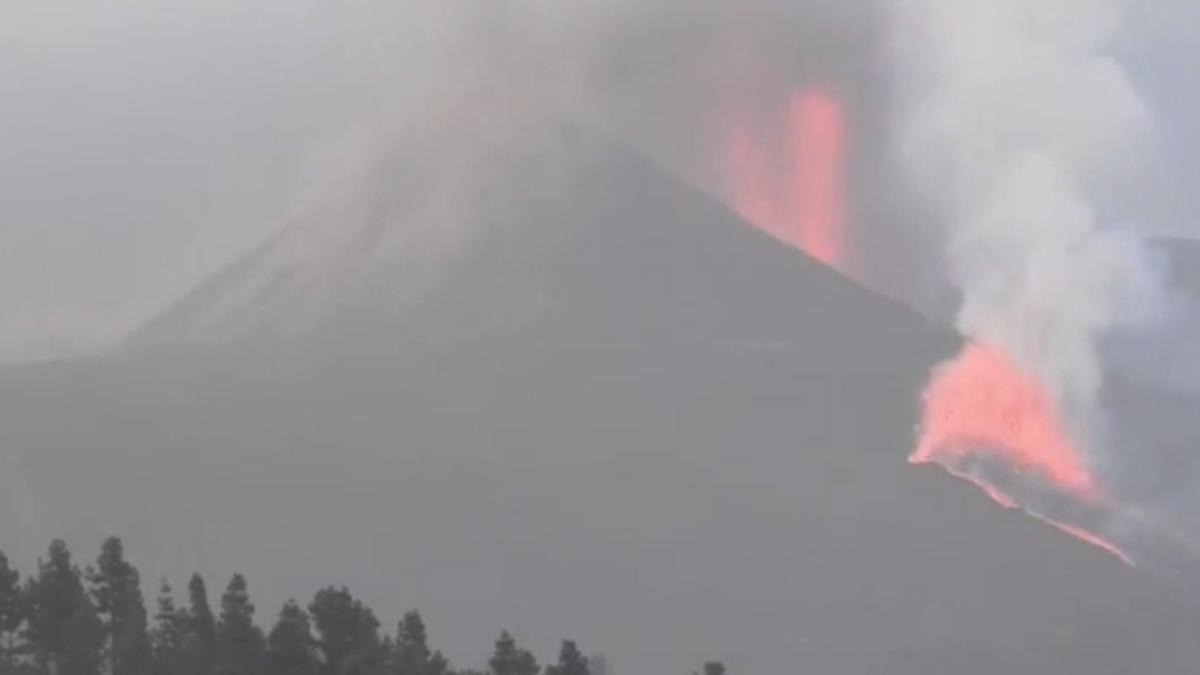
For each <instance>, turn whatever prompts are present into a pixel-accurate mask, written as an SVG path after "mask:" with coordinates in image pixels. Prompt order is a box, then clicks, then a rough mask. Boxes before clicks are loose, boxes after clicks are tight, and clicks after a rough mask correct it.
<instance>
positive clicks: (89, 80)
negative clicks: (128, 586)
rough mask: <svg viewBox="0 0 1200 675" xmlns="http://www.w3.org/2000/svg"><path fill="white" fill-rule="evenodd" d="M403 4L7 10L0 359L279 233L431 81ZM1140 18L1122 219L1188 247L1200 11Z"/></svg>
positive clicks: (71, 341) (89, 341)
mask: <svg viewBox="0 0 1200 675" xmlns="http://www.w3.org/2000/svg"><path fill="white" fill-rule="evenodd" d="M831 1H832V0H831ZM605 2H610V0H598V1H597V2H592V3H591V4H593V5H599V4H601V3H605ZM833 4H834V5H836V4H839V3H833ZM536 5H537V3H533V2H531V3H529V6H536ZM413 6H418V7H422V6H424V3H396V2H386V1H383V0H355V1H353V2H343V3H328V2H322V1H321V0H287V1H283V0H269V1H268V0H264V1H262V2H255V3H242V2H234V1H233V0H214V1H210V2H203V3H197V2H190V1H184V0H109V1H108V2H85V1H83V0H63V1H61V2H54V3H47V2H44V1H43V0H7V1H6V2H4V3H3V8H2V9H0V103H2V104H0V130H3V132H2V133H3V136H2V138H3V146H2V147H3V152H0V360H6V361H11V360H21V359H28V358H37V357H40V356H45V355H49V354H58V353H63V352H69V351H73V350H75V349H78V348H88V347H91V346H94V345H96V344H99V343H102V342H104V341H106V340H110V339H113V338H115V337H117V336H119V335H121V334H122V333H123V332H124V331H126V330H128V329H129V328H130V327H131V326H134V325H136V324H137V323H138V322H140V321H142V320H144V319H145V318H146V317H147V316H148V315H149V314H150V313H152V312H153V311H154V310H155V308H158V307H161V306H163V305H164V304H166V303H168V302H169V301H170V300H171V299H173V298H175V297H177V296H178V295H180V294H181V293H182V292H184V291H185V290H186V289H187V288H189V287H190V286H191V285H193V284H194V283H196V282H197V281H198V280H200V279H201V278H203V277H204V276H205V275H206V274H207V273H209V272H211V271H212V270H213V269H215V268H217V267H218V266H220V265H221V264H222V263H224V262H225V261H228V260H230V259H232V258H233V257H235V256H236V255H237V254H238V253H240V252H242V251H244V250H246V249H247V248H248V247H250V246H251V245H253V244H254V243H256V242H258V241H261V240H262V239H263V238H264V237H265V236H267V235H268V234H269V233H271V232H273V231H275V230H276V229H277V228H278V227H279V226H280V225H281V223H282V221H283V220H284V219H285V218H286V217H287V215H288V214H289V211H290V210H291V209H292V208H293V205H294V204H295V200H296V196H297V194H299V193H300V192H302V191H303V189H304V185H305V183H306V181H307V180H308V173H309V170H310V168H311V165H312V163H313V160H312V158H313V157H315V156H318V155H319V154H320V153H321V152H323V151H324V150H325V149H327V148H328V147H329V146H330V145H331V144H333V143H335V142H336V139H338V138H339V137H341V136H343V135H344V134H346V133H347V132H348V131H349V130H351V129H353V128H354V127H355V126H356V125H357V124H360V123H361V122H360V120H361V118H362V117H363V116H364V114H366V113H368V112H369V111H372V110H375V109H378V108H379V107H380V106H382V105H384V101H385V100H391V99H393V97H396V96H401V95H402V92H404V91H405V90H406V88H407V87H406V85H407V83H409V82H410V81H411V78H412V77H413V76H414V75H413V73H414V72H415V71H416V70H418V69H419V68H421V67H424V66H428V65H430V64H427V63H421V59H422V54H427V53H428V52H426V51H425V50H423V49H422V48H421V46H422V44H423V40H424V39H425V38H426V37H427V34H428V32H429V30H430V25H429V21H428V19H427V17H425V16H423V12H421V11H419V10H414V9H413ZM831 7H832V5H831ZM1133 9H1134V12H1135V14H1133V15H1132V16H1131V17H1130V25H1129V31H1128V32H1129V44H1128V45H1126V46H1125V48H1124V49H1125V51H1126V52H1127V53H1128V54H1129V55H1130V60H1131V62H1132V65H1133V66H1134V68H1135V73H1136V76H1137V77H1138V80H1139V84H1140V85H1141V86H1142V88H1143V90H1144V91H1145V93H1146V95H1147V98H1149V99H1150V100H1151V101H1152V102H1153V104H1154V105H1155V106H1156V109H1157V112H1158V113H1159V116H1160V122H1161V125H1162V137H1164V138H1168V139H1169V140H1170V142H1169V144H1161V145H1162V147H1164V148H1166V147H1169V149H1170V150H1169V153H1165V159H1164V161H1161V162H1159V163H1158V166H1157V168H1155V169H1154V170H1153V171H1150V170H1139V174H1140V175H1142V176H1146V175H1149V176H1153V180H1150V179H1146V180H1145V185H1142V184H1141V183H1142V181H1141V180H1137V181H1134V183H1135V185H1134V186H1132V187H1131V188H1130V193H1131V195H1132V196H1131V197H1130V198H1129V199H1132V200H1133V201H1134V202H1135V203H1137V208H1136V209H1128V210H1131V211H1136V212H1137V213H1141V214H1145V219H1146V221H1147V222H1146V223H1140V224H1139V225H1141V226H1143V227H1146V228H1147V229H1150V230H1154V231H1162V232H1174V233H1187V232H1193V233H1194V232H1196V231H1197V229H1196V228H1195V227H1194V226H1193V225H1192V219H1191V214H1192V213H1193V212H1194V211H1195V209H1193V208H1191V207H1192V206H1193V205H1194V200H1195V198H1194V196H1193V195H1192V192H1193V191H1192V190H1191V189H1190V186H1189V185H1188V183H1187V177H1188V176H1191V175H1195V173H1196V169H1200V166H1198V163H1197V160H1196V159H1195V158H1196V157H1197V152H1196V150H1198V149H1200V134H1197V133H1196V132H1194V131H1189V130H1188V127H1189V126H1190V122H1191V121H1192V120H1194V119H1195V118H1196V113H1197V112H1200V96H1197V94H1196V87H1195V86H1194V84H1193V82H1192V79H1191V78H1192V77H1193V76H1192V75H1191V74H1190V73H1189V72H1188V71H1189V68H1190V63H1191V61H1192V60H1193V59H1192V56H1193V54H1194V51H1195V49H1194V47H1192V46H1191V45H1190V44H1189V43H1190V42H1192V40H1191V38H1192V36H1191V35H1190V33H1189V30H1190V28H1191V27H1194V26H1195V25H1197V23H1198V22H1200V7H1197V5H1196V3H1194V2H1192V0H1157V1H1156V2H1153V3H1137V4H1136V5H1135V6H1134V8H1133ZM435 65H436V64H435ZM1150 186H1154V187H1153V189H1151V187H1150ZM1142 202H1144V203H1142Z"/></svg>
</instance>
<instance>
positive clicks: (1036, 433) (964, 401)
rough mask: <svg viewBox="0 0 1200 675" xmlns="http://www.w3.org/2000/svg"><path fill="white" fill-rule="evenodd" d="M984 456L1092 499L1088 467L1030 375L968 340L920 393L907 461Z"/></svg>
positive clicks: (955, 463) (953, 462)
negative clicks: (913, 446) (917, 431)
mask: <svg viewBox="0 0 1200 675" xmlns="http://www.w3.org/2000/svg"><path fill="white" fill-rule="evenodd" d="M978 458H990V459H994V460H996V461H997V462H998V463H1000V464H1003V465H1005V466H1006V467H1007V468H1009V469H1011V470H1012V471H1014V472H1015V473H1017V474H1020V475H1025V476H1030V477H1033V478H1035V479H1038V480H1041V481H1043V482H1045V483H1046V484H1048V485H1049V486H1050V487H1052V488H1055V489H1057V490H1060V491H1062V492H1064V493H1066V494H1070V495H1073V496H1076V497H1080V498H1085V499H1092V498H1095V497H1096V495H1097V491H1096V486H1095V484H1094V482H1093V480H1092V477H1091V474H1090V473H1089V472H1088V467H1087V465H1086V464H1085V462H1084V461H1083V458H1082V456H1081V455H1080V454H1079V452H1078V451H1077V449H1076V448H1075V446H1074V444H1073V443H1072V442H1071V440H1070V439H1069V438H1068V436H1067V434H1066V432H1065V430H1064V429H1063V426H1062V423H1061V422H1060V421H1059V419H1058V414H1057V411H1056V410H1055V405H1054V402H1053V401H1052V400H1051V398H1050V396H1049V395H1047V394H1046V392H1045V391H1044V390H1043V388H1042V386H1041V384H1040V383H1039V382H1038V381H1037V380H1036V378H1034V377H1032V376H1030V375H1028V374H1026V373H1023V372H1021V371H1019V370H1018V369H1017V368H1016V366H1014V365H1013V363H1012V362H1011V361H1010V360H1009V359H1008V358H1007V357H1006V356H1005V355H1004V354H1002V353H1000V352H999V351H998V350H996V349H993V348H990V347H984V346H982V345H978V344H971V345H968V346H967V347H966V348H965V349H964V350H963V352H962V353H961V354H960V355H959V357H958V358H957V359H955V360H954V361H953V362H951V363H950V364H948V365H945V366H943V367H942V368H941V369H940V370H938V371H937V372H935V373H934V376H933V380H932V382H930V384H929V386H928V387H927V388H926V390H925V411H924V417H923V420H922V427H921V438H920V441H919V442H918V445H917V450H916V452H915V453H913V455H912V457H911V458H910V461H911V462H913V463H914V464H924V463H928V462H936V463H939V464H942V465H945V466H948V467H959V466H962V465H963V464H964V462H967V461H968V460H971V459H978Z"/></svg>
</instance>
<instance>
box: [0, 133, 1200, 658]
mask: <svg viewBox="0 0 1200 675" xmlns="http://www.w3.org/2000/svg"><path fill="white" fill-rule="evenodd" d="M564 133H565V136H564V137H563V138H561V139H559V140H558V141H557V142H556V143H555V144H554V145H555V147H556V148H558V150H556V151H555V152H554V153H553V154H551V155H548V156H543V155H539V154H534V155H530V156H525V157H523V158H521V159H520V160H519V161H514V162H512V163H506V164H504V166H506V167H508V170H507V171H506V172H504V173H503V174H502V175H495V176H492V177H491V178H489V180H486V181H483V182H481V183H480V184H479V190H478V191H473V192H464V193H463V195H462V199H463V200H465V201H467V202H468V203H467V204H466V206H468V207H469V208H468V210H467V211H468V212H469V213H471V214H474V215H473V220H472V221H471V224H470V226H469V227H468V228H467V229H465V230H462V231H461V232H462V234H463V236H462V237H456V238H455V239H454V241H453V242H450V243H449V244H447V245H446V246H445V247H443V246H442V243H443V242H437V243H438V245H437V246H435V247H434V248H423V249H419V250H422V251H431V250H436V251H437V252H438V253H439V254H441V257H440V259H438V260H437V262H438V263H439V264H438V265H436V266H428V267H419V268H415V269H414V267H412V265H413V264H414V263H412V262H411V261H412V260H413V259H414V257H413V256H409V255H405V254H404V253H403V250H404V248H403V243H404V242H403V238H400V240H398V241H397V242H396V244H397V245H398V246H400V248H399V249H397V250H399V251H401V253H400V254H397V255H395V256H392V255H380V254H379V253H378V251H377V250H375V249H373V248H372V246H371V245H370V244H371V242H373V241H379V239H377V237H384V236H388V235H389V227H388V226H389V225H390V224H391V223H392V220H391V218H392V217H391V216H386V215H383V216H381V215H379V214H387V213H393V212H394V213H404V212H406V210H407V207H405V206H403V205H394V204H392V203H391V201H389V199H388V198H387V195H388V190H387V189H386V188H387V186H388V185H389V184H391V181H390V180H380V182H379V183H378V186H379V189H378V190H377V189H375V188H370V189H367V190H366V191H365V192H359V193H358V195H359V197H361V196H362V195H364V194H366V195H371V196H372V199H370V200H368V201H369V202H370V203H372V204H374V205H375V206H374V207H372V208H371V209H367V210H365V211H359V213H360V214H363V213H366V214H368V215H364V216H361V217H360V218H358V220H356V221H355V228H354V229H351V230H350V231H348V232H347V233H344V234H345V238H341V239H338V241H340V242H342V244H339V245H338V246H336V247H334V248H332V249H320V250H318V251H316V253H317V254H319V256H318V257H319V258H320V259H321V261H322V263H321V265H322V266H319V267H313V266H311V265H310V264H309V263H302V262H300V261H302V260H305V258H304V257H303V256H300V257H296V256H295V255H294V254H293V251H292V249H294V248H295V247H296V246H297V244H296V242H298V241H302V240H304V239H305V237H306V236H310V235H302V234H297V233H298V232H302V231H304V230H305V228H309V229H308V230H307V231H308V232H310V233H311V232H315V231H319V230H320V228H321V226H323V224H322V223H320V222H319V220H317V221H314V220H310V219H306V220H305V221H298V222H304V223H310V224H309V225H295V226H293V228H292V229H290V230H289V231H287V232H285V233H283V234H282V235H281V236H280V237H279V238H278V239H276V240H275V241H274V242H273V243H271V244H268V246H267V247H265V248H264V249H262V250H260V251H258V252H256V253H255V254H253V255H252V256H250V257H249V258H247V259H246V260H245V261H243V262H241V263H239V264H238V265H235V266H234V267H233V268H231V269H229V270H227V271H225V272H224V273H222V274H220V275H218V276H216V277H215V278H214V280H213V281H211V282H210V283H208V284H205V285H204V286H203V287H201V288H200V289H199V290H198V291H197V292H196V293H195V294H193V295H191V296H190V297H189V298H187V299H185V300H183V301H182V302H180V303H179V304H178V305H176V306H175V307H174V308H172V309H171V310H170V311H168V312H167V313H166V314H164V315H163V316H162V317H161V318H160V319H159V320H158V321H156V322H153V323H152V324H151V325H150V326H149V327H148V328H147V330H146V332H145V333H143V334H142V335H141V336H139V338H138V339H137V340H135V341H133V342H131V343H130V345H128V347H127V348H126V349H125V350H123V351H122V352H121V353H119V354H117V355H114V356H112V357H110V358H106V359H96V360H88V361H79V362H74V363H66V364H57V365H49V366H42V367H37V368H26V369H21V370H16V371H11V372H8V373H7V374H6V376H5V377H4V378H2V379H0V447H3V448H5V450H6V452H8V453H10V455H9V461H8V464H7V465H6V467H5V469H4V470H5V472H4V473H3V474H2V475H0V487H5V488H6V489H5V490H4V491H3V492H0V502H3V504H4V508H3V510H0V532H4V533H8V534H5V535H4V537H3V541H2V542H0V547H7V548H10V549H11V548H12V547H13V546H16V547H18V548H19V549H21V550H10V553H12V554H13V555H14V557H18V558H21V559H26V558H29V557H31V556H32V555H34V554H36V552H37V550H38V549H40V547H42V546H44V544H45V542H43V541H41V540H40V538H44V537H48V536H50V535H51V534H54V535H64V536H66V537H68V538H69V539H70V541H71V542H73V543H75V545H76V547H80V548H81V547H84V546H94V545H96V544H98V543H99V541H100V538H101V537H102V536H103V535H104V534H107V533H110V532H113V533H117V534H121V535H123V536H124V537H125V539H126V541H127V544H128V546H129V549H130V550H131V551H135V552H138V553H139V555H140V556H141V557H140V558H139V560H138V562H139V563H140V564H141V566H142V568H143V572H144V573H145V575H146V577H147V578H156V577H157V576H158V575H160V574H171V575H172V576H173V577H176V578H181V577H182V576H183V575H184V574H186V573H188V572H190V571H191V570H192V569H200V570H202V571H205V572H207V573H210V574H212V575H223V574H227V573H229V572H231V571H232V570H230V569H228V568H227V567H225V565H227V564H230V563H233V564H238V565H241V567H240V568H239V570H238V571H241V572H243V573H245V574H246V575H247V577H248V578H249V580H250V584H251V593H252V594H254V595H255V599H256V600H257V602H258V605H259V607H260V608H261V609H262V613H263V614H264V615H269V614H270V613H271V612H273V611H274V608H275V606H277V604H278V603H280V602H281V601H282V600H283V599H284V598H285V597H287V596H288V595H289V594H294V593H300V592H307V591H308V590H309V589H312V588H315V587H317V586H319V585H321V584H327V583H339V584H340V583H348V584H351V586H352V588H354V589H357V591H358V592H359V593H361V594H362V595H364V596H367V597H372V598H390V600H389V603H391V604H389V605H388V606H384V607H379V608H378V609H380V610H381V611H382V613H383V615H384V616H385V617H388V619H389V620H391V619H394V618H396V617H397V616H398V614H399V612H400V611H402V610H404V609H407V608H409V607H411V606H419V607H421V608H422V610H423V611H424V612H425V614H426V617H427V619H428V620H429V622H430V624H431V626H432V628H431V630H432V635H433V637H434V639H435V640H437V641H440V644H441V645H442V646H445V647H447V648H448V651H449V654H450V656H451V657H452V658H453V659H454V660H455V661H456V662H458V663H460V664H463V665H475V664H477V663H478V662H479V661H481V660H482V657H481V655H480V654H479V653H478V652H477V651H474V650H476V649H477V648H478V646H479V645H486V644H488V642H489V640H491V639H493V638H494V637H495V633H497V632H498V630H499V629H500V628H501V627H508V628H511V629H513V630H515V631H517V632H518V633H519V634H521V635H523V636H525V637H527V638H528V641H529V642H530V643H531V644H532V645H533V646H534V647H535V648H536V649H538V650H539V651H540V652H542V653H547V654H548V653H551V651H550V650H551V649H552V648H553V645H555V644H556V641H557V640H558V639H560V638H562V637H564V636H571V637H577V638H578V639H580V640H583V641H586V644H584V645H583V647H584V648H585V649H588V650H597V651H603V652H605V653H606V654H607V655H608V656H609V657H610V659H611V660H612V661H613V663H614V667H615V669H616V670H617V671H618V672H629V673H637V672H646V673H652V672H653V673H667V672H686V669H687V668H689V667H692V666H693V665H694V664H696V663H701V662H703V661H704V660H705V659H712V658H721V659H724V660H726V661H727V662H728V663H729V664H730V666H731V668H732V669H733V671H734V672H743V673H767V672H815V673H825V674H827V675H839V674H845V675H872V674H879V675H884V674H886V675H910V674H911V675H918V674H920V675H928V674H929V673H937V672H945V673H974V674H979V675H993V674H995V675H999V674H1001V673H1005V674H1007V673H1055V674H1059V673H1087V674H1088V675H1110V674H1111V675H1128V674H1129V673H1134V672H1137V673H1164V674H1170V673H1190V672H1192V670H1193V669H1194V666H1195V664H1196V663H1198V662H1200V621H1198V620H1197V617H1198V615H1197V614H1196V611H1195V609H1196V608H1195V606H1193V605H1192V604H1191V603H1189V602H1188V601H1186V600H1184V599H1182V598H1181V597H1179V594H1178V593H1177V592H1176V591H1175V589H1174V588H1171V587H1167V586H1165V585H1161V584H1160V583H1159V581H1158V580H1157V579H1156V578H1154V577H1152V576H1149V575H1143V574H1139V573H1137V572H1135V571H1133V570H1131V569H1129V568H1126V567H1124V566H1123V565H1122V564H1121V563H1120V562H1118V561H1117V560H1116V559H1114V558H1112V557H1110V556H1108V555H1106V554H1104V553H1102V552H1100V551H1097V550H1093V549H1092V548H1090V547H1088V546H1086V545H1083V544H1081V543H1079V542H1077V541H1075V540H1072V539H1070V538H1066V537H1061V536H1059V535H1058V534H1057V533H1055V532H1054V531H1053V530H1052V529H1051V528H1049V527H1046V526H1045V525H1043V524H1041V523H1038V522H1035V521H1033V520H1031V519H1028V518H1026V517H1024V516H1022V515H1020V514H1017V513H1015V512H1007V511H1003V510H1000V509H996V508H994V507H993V506H992V505H991V504H989V503H988V502H987V501H986V500H985V499H984V498H982V497H981V496H980V495H979V494H978V493H977V491H976V490H975V489H974V488H972V487H970V486H968V485H965V484H960V483H959V482H956V481H952V480H948V479H946V478H945V477H944V476H943V475H942V474H940V473H939V472H936V471H932V470H918V469H911V468H909V467H907V466H906V463H905V457H906V455H907V453H908V451H909V449H910V445H911V442H912V437H913V425H914V422H915V420H916V410H917V405H918V400H917V396H918V392H919V391H920V389H921V386H922V384H923V381H924V379H925V376H926V374H927V372H928V369H929V367H930V366H931V365H933V364H935V363H937V362H939V361H940V360H942V359H944V358H945V357H947V356H948V355H950V354H952V353H954V351H955V350H956V349H957V347H958V344H959V340H958V338H957V337H956V336H955V335H953V334H951V333H950V332H948V331H947V330H945V329H943V328H940V327H938V326H936V325H933V324H931V323H930V322H928V321H926V320H925V319H923V318H921V317H919V316H917V315H915V314H913V313H912V312H910V311H909V310H908V309H906V308H904V307H902V306H900V305H898V304H896V303H893V302H891V301H889V300H887V299H885V298H882V297H880V296H878V295H875V294H873V293H871V292H869V291H866V290H864V289H862V288H860V287H858V286H856V285H854V284H853V283H851V282H849V281H848V280H847V279H845V278H844V277H841V276H839V275H838V274H836V273H835V272H832V271H830V270H829V269H827V268H825V267H823V266H821V265H819V264H816V263H815V262H813V261H811V260H809V259H808V258H806V257H805V256H803V255H802V254H800V253H798V252H796V251H794V250H791V249H789V248H787V247H784V246H782V245H780V244H778V243H777V242H776V241H775V240H773V239H771V238H769V237H768V236H766V235H763V234H761V233H759V232H757V231H755V230H753V229H751V228H749V227H747V226H745V225H744V224H742V223H741V222H739V221H738V220H737V219H736V218H735V217H734V216H733V215H731V213H730V212H729V211H728V210H726V209H725V208H723V207H722V206H720V205H718V204H715V203H713V202H712V201H710V200H709V199H707V198H706V197H704V196H703V195H701V194H699V193H698V192H696V191H694V190H692V189H690V188H688V187H686V186H685V185H684V184H682V183H681V182H679V181H677V180H675V179H674V178H672V177H671V176H670V175H667V174H665V173H664V172H662V171H660V170H659V169H658V168H657V167H655V166H654V165H652V164H650V163H648V162H646V161H644V160H643V159H642V158H641V157H639V156H637V155H636V154H633V153H629V152H625V151H623V150H621V149H620V148H617V147H614V146H612V145H610V144H607V143H605V142H603V141H601V140H598V139H595V138H594V137H590V136H588V135H587V134H582V133H579V132H570V131H568V132H564ZM563 148H566V149H565V150H564V149H563ZM397 194H398V195H403V194H411V193H410V192H405V191H404V190H399V191H398V192H397ZM359 197H356V198H355V199H357V198H359ZM397 198H399V197H397ZM342 211H343V209H341V208H340V207H339V208H334V209H332V210H331V213H338V212H342ZM372 214H373V215H372ZM358 225H362V227H361V228H360V227H358ZM312 227H317V228H318V230H313V229H311V228H312ZM362 233H365V234H364V237H365V238H360V237H359V236H358V235H359V234H362ZM373 237H375V238H373ZM346 242H349V243H346ZM360 244H362V245H360ZM416 258H417V259H420V256H416ZM428 260H429V259H426V262H428ZM314 270H316V271H314ZM413 279H418V280H419V282H420V283H419V285H418V286H416V287H413V286H411V285H409V284H411V283H413V282H412V280H413ZM22 486H24V487H22ZM4 500H7V501H4ZM39 537H40V538H39ZM14 542H16V543H15V544H14Z"/></svg>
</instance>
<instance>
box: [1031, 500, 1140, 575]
mask: <svg viewBox="0 0 1200 675" xmlns="http://www.w3.org/2000/svg"><path fill="white" fill-rule="evenodd" d="M1030 515H1032V516H1033V517H1034V518H1037V519H1038V520H1040V521H1042V522H1044V523H1046V524H1047V525H1049V526H1051V527H1054V528H1057V529H1059V530H1061V531H1062V532H1065V533H1067V534H1069V535H1071V536H1072V537H1075V538H1076V539H1079V540H1080V541H1083V542H1086V543H1088V544H1091V545H1092V546H1095V547H1096V548H1098V549H1100V550H1102V551H1105V552H1106V553H1110V554H1112V555H1114V556H1116V557H1117V559H1118V560H1120V561H1121V562H1123V563H1125V564H1126V565H1129V566H1130V567H1133V566H1134V561H1133V558H1132V557H1130V556H1129V554H1128V553H1126V552H1125V551H1122V550H1121V549H1120V548H1118V547H1117V545H1116V544H1114V543H1112V542H1110V541H1107V540H1105V539H1103V538H1102V537H1100V536H1098V535H1095V534H1092V533H1091V532H1088V531H1087V530H1085V529H1083V528H1082V527H1075V526H1074V525H1067V524H1065V523H1060V522H1057V521H1055V520H1051V519H1050V518H1046V517H1045V516H1040V515H1038V514H1036V513H1031V514H1030Z"/></svg>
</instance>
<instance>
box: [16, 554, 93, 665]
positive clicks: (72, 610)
mask: <svg viewBox="0 0 1200 675" xmlns="http://www.w3.org/2000/svg"><path fill="white" fill-rule="evenodd" d="M26 597H27V600H28V610H27V611H28V614H27V619H28V620H27V622H26V626H25V634H24V637H25V640H26V641H27V642H28V644H29V647H30V652H31V655H32V658H33V662H34V664H35V665H36V666H37V667H39V668H40V669H41V670H42V671H44V672H50V673H54V674H55V675H96V673H98V672H99V670H100V662H101V651H102V649H103V646H104V625H103V624H102V623H101V621H100V617H99V615H98V614H97V613H96V608H95V606H94V605H92V602H91V599H90V598H88V595H87V592H86V591H85V590H84V587H83V579H82V576H81V574H80V572H79V568H78V567H77V566H76V565H75V564H74V563H73V562H72V560H71V552H70V551H69V550H68V549H67V545H66V543H64V542H63V541H62V540H56V541H54V542H53V543H51V544H50V551H49V555H48V557H47V558H46V559H45V560H39V561H38V572H37V576H36V577H35V578H34V579H32V580H30V582H29V584H28V587H27V589H26Z"/></svg>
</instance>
